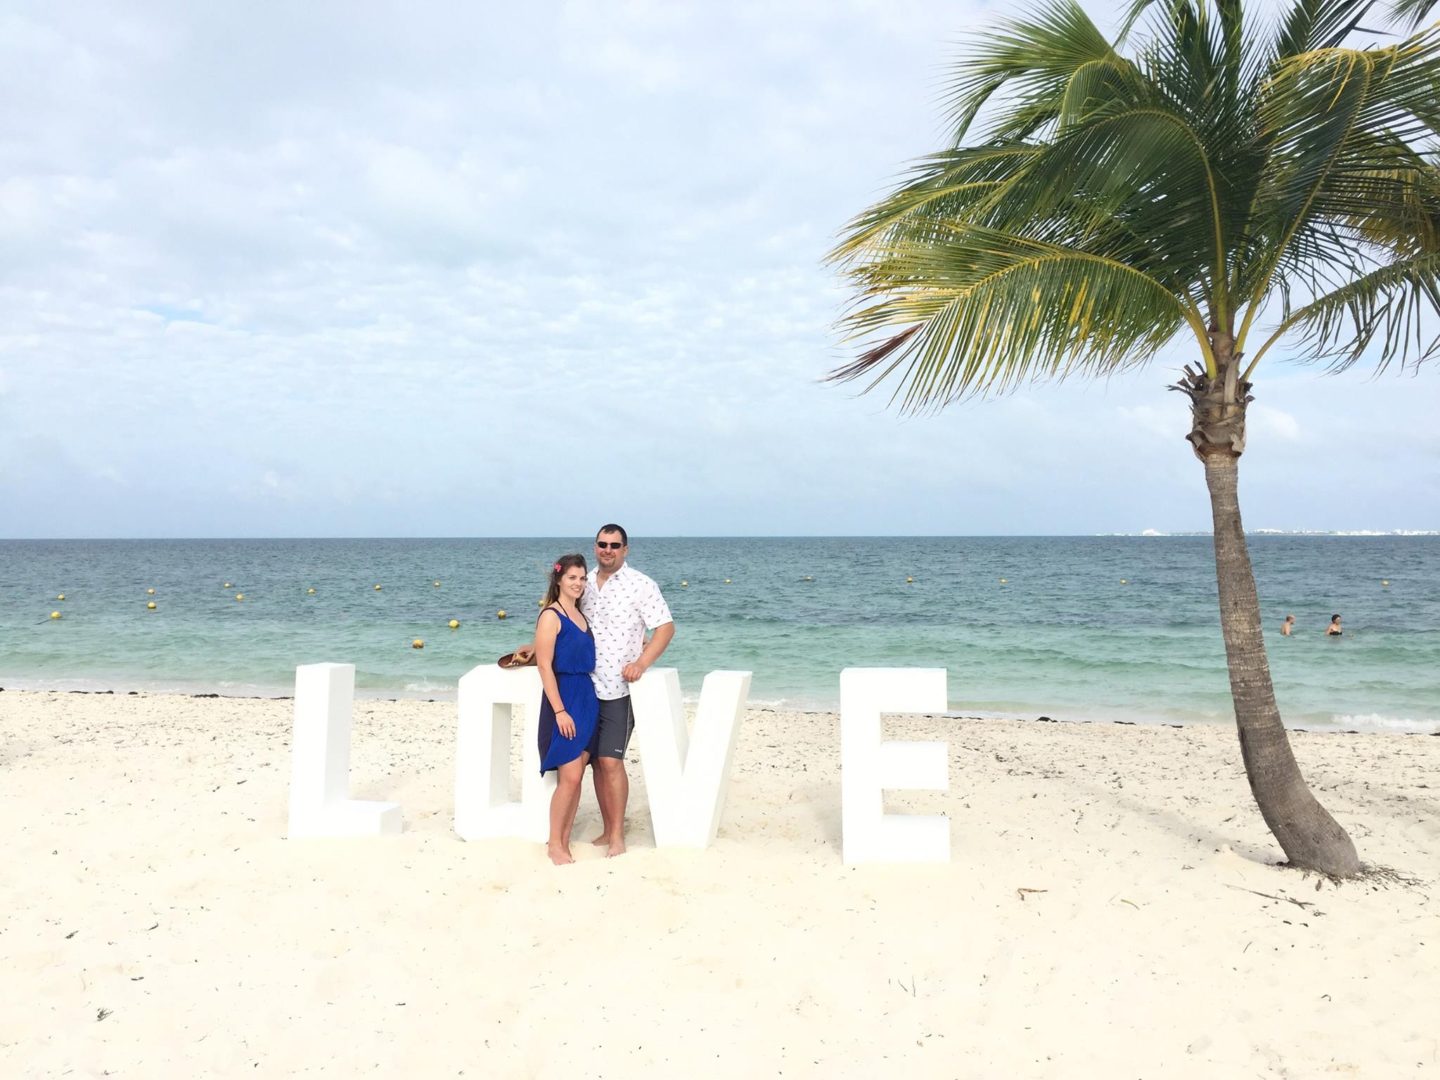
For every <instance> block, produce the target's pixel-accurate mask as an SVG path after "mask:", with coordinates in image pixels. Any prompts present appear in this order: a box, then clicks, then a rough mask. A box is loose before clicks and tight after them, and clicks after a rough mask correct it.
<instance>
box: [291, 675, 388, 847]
mask: <svg viewBox="0 0 1440 1080" xmlns="http://www.w3.org/2000/svg"><path fill="white" fill-rule="evenodd" d="M354 700H355V665H354V664H302V665H301V666H299V667H297V668H296V669H295V730H294V735H293V737H292V739H291V744H290V747H291V748H290V829H289V832H288V833H287V835H288V836H289V837H290V838H291V839H295V838H297V837H302V836H378V835H381V834H384V833H398V832H399V831H400V824H401V823H400V804H399V803H387V802H365V801H363V800H360V799H352V798H350V707H351V705H352V704H353V703H354Z"/></svg>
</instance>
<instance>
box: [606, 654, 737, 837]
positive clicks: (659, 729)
mask: <svg viewBox="0 0 1440 1080" xmlns="http://www.w3.org/2000/svg"><path fill="white" fill-rule="evenodd" d="M749 694H750V672H748V671H712V672H711V673H710V674H709V675H706V676H705V681H704V682H703V683H702V684H701V686H700V704H699V705H697V706H696V708H695V737H694V739H693V740H692V739H691V737H690V733H689V732H688V731H687V730H686V728H685V709H684V707H683V706H682V705H681V704H680V675H679V673H677V672H676V670H675V669H674V668H656V669H654V670H653V671H651V672H649V673H648V674H647V675H646V676H645V677H644V678H642V679H640V680H638V681H637V682H634V683H631V684H630V702H631V705H633V706H634V709H635V734H636V737H637V738H638V739H639V740H640V766H641V768H642V769H644V771H645V790H646V791H647V792H648V793H649V796H650V821H651V823H652V824H653V826H654V828H655V846H656V847H657V848H662V847H689V848H703V847H708V846H709V845H710V844H711V842H712V841H713V840H714V839H715V833H716V831H717V830H718V829H719V828H720V815H721V814H722V813H723V812H724V809H725V792H726V789H727V788H728V787H729V784H730V761H731V759H732V758H733V757H734V756H735V739H736V736H737V734H738V733H739V731H740V718H741V716H742V715H743V714H744V711H745V699H746V697H748V696H749Z"/></svg>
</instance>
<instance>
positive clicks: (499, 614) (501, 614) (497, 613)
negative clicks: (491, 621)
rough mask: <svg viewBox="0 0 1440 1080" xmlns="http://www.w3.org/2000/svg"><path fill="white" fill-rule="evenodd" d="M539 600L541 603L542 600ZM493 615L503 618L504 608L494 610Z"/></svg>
mask: <svg viewBox="0 0 1440 1080" xmlns="http://www.w3.org/2000/svg"><path fill="white" fill-rule="evenodd" d="M541 602H542V603H543V602H544V601H541ZM495 617H496V618H497V619H503V618H505V609H504V608H501V609H500V610H499V611H497V612H495Z"/></svg>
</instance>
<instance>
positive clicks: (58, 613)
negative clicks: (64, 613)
mask: <svg viewBox="0 0 1440 1080" xmlns="http://www.w3.org/2000/svg"><path fill="white" fill-rule="evenodd" d="M50 617H51V618H52V619H58V618H59V617H60V612H58V611H52V612H50Z"/></svg>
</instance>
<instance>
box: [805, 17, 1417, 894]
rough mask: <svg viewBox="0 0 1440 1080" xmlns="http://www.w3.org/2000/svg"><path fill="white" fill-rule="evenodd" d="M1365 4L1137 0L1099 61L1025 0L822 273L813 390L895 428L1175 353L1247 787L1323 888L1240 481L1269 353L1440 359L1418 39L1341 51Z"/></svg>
mask: <svg viewBox="0 0 1440 1080" xmlns="http://www.w3.org/2000/svg"><path fill="white" fill-rule="evenodd" d="M1408 4H1409V9H1410V11H1409V13H1410V14H1411V15H1412V16H1417V17H1418V15H1423V14H1424V13H1425V11H1426V10H1427V9H1428V3H1426V2H1425V0H1408ZM1370 7H1371V5H1370V4H1369V3H1359V2H1356V0H1297V2H1295V3H1294V5H1293V6H1292V7H1291V8H1290V9H1289V10H1288V11H1287V12H1285V13H1284V15H1283V18H1281V19H1279V20H1278V21H1277V22H1275V23H1274V24H1273V25H1268V26H1264V27H1260V28H1252V27H1249V26H1246V25H1244V22H1245V20H1244V17H1243V12H1242V10H1241V4H1240V2H1239V0H1166V2H1163V3H1160V2H1156V0H1138V2H1137V3H1136V5H1135V7H1134V9H1133V11H1132V13H1131V16H1130V20H1129V22H1128V23H1127V24H1126V26H1125V28H1124V30H1123V31H1122V33H1121V34H1120V36H1119V38H1118V40H1117V41H1116V42H1115V43H1112V42H1110V41H1109V40H1107V39H1106V37H1105V36H1104V35H1103V34H1102V33H1101V32H1100V31H1099V30H1098V29H1097V28H1096V26H1095V25H1094V23H1093V22H1092V21H1091V20H1090V19H1089V17H1088V16H1087V15H1086V14H1085V12H1084V11H1083V10H1081V8H1080V7H1079V6H1078V4H1077V3H1075V2H1074V0H1047V2H1045V3H1044V6H1042V7H1039V8H1037V9H1035V10H1034V11H1032V12H1031V13H1029V14H1027V15H1023V16H1021V17H1018V18H1016V19H1014V20H1012V21H1009V22H1007V23H1004V24H1002V25H1001V26H999V27H998V28H996V29H994V30H992V31H991V32H990V33H989V34H987V35H986V36H984V37H983V38H981V39H980V42H979V43H978V45H977V47H976V48H975V50H974V52H973V54H972V55H971V56H970V57H969V58H968V59H967V60H965V61H964V62H962V63H961V64H959V65H958V66H957V68H956V73H955V76H954V80H953V83H952V84H951V86H950V89H949V94H948V96H947V101H948V105H949V107H950V109H951V111H952V113H953V119H954V137H953V145H951V146H950V148H948V149H945V150H942V151H941V152H939V153H937V154H934V155H933V156H931V157H928V158H925V159H923V160H922V161H921V162H919V163H918V164H917V165H916V166H915V168H914V169H913V170H912V172H911V173H910V174H909V176H908V178H907V179H906V180H905V182H904V183H903V184H902V185H901V186H900V187H899V188H898V189H897V190H895V191H894V192H893V193H892V194H890V195H889V196H888V197H886V198H885V199H883V200H882V201H881V202H879V203H878V204H877V205H875V206H873V207H871V208H870V209H869V210H867V211H865V212H864V213H862V214H860V215H859V216H858V217H857V218H855V219H854V220H853V221H852V222H851V223H850V224H849V225H848V226H847V228H846V231H845V234H844V236H843V238H842V240H841V242H840V244H839V245H838V246H837V247H836V249H835V250H834V251H833V252H832V253H831V258H832V260H833V261H835V262H837V263H838V264H840V265H841V266H842V267H844V269H845V271H846V274H847V276H848V279H849V281H850V282H851V284H852V286H853V288H854V291H855V297H856V300H855V305H854V307H853V308H852V309H851V310H850V313H849V314H848V315H847V316H846V317H845V319H844V322H843V324H842V325H843V327H844V328H845V330H846V331H847V332H848V334H849V339H850V340H851V341H855V342H858V343H859V344H858V345H857V346H856V348H857V350H858V356H857V358H856V359H855V360H854V361H853V362H851V363H849V364H847V365H845V366H844V367H841V368H838V369H837V370H835V371H833V372H832V373H831V376H830V377H831V378H832V379H835V380H840V381H845V380H850V379H856V378H862V377H863V378H867V379H868V380H869V381H868V384H867V385H866V387H865V388H866V389H867V390H869V389H872V388H874V387H875V386H876V385H878V384H880V383H882V382H885V381H887V380H893V381H894V382H895V383H896V384H897V385H896V387H895V389H894V396H893V398H892V401H895V402H898V403H899V404H900V406H901V407H902V408H904V409H906V410H921V409H932V408H939V407H943V406H945V405H948V404H950V403H952V402H955V401H959V400H962V399H966V398H971V397H983V396H985V395H987V394H992V393H997V392H1003V391H1006V390H1011V389H1014V388H1016V387H1018V386H1020V385H1024V384H1026V383H1028V382H1032V381H1035V380H1041V379H1047V378H1048V379H1059V378H1064V377H1067V376H1072V375H1077V374H1080V375H1094V376H1105V375H1108V374H1111V373H1113V372H1116V371H1120V370H1123V369H1127V368H1130V367H1134V366H1136V365H1140V364H1144V363H1146V362H1148V361H1150V360H1152V359H1154V357H1155V356H1156V354H1157V353H1158V352H1159V351H1160V350H1161V348H1162V347H1163V346H1165V345H1167V344H1168V343H1170V342H1171V341H1172V340H1173V339H1176V338H1177V337H1178V338H1180V339H1182V340H1185V341H1189V340H1192V339H1193V342H1194V344H1195V346H1196V350H1197V354H1198V355H1197V357H1196V361H1195V362H1194V364H1193V366H1186V368H1185V370H1184V372H1183V374H1182V375H1180V376H1179V379H1178V382H1177V383H1176V384H1175V386H1174V387H1172V389H1176V390H1180V391H1182V392H1183V393H1185V394H1186V395H1187V396H1188V397H1189V399H1190V404H1191V412H1192V417H1193V424H1192V426H1191V430H1190V432H1189V434H1188V436H1187V438H1188V439H1189V440H1190V442H1191V444H1192V446H1193V448H1194V451H1195V454H1196V456H1197V457H1198V458H1199V459H1200V461H1201V463H1202V464H1203V466H1204V469H1205V479H1206V484H1207V486H1208V488H1209V491H1210V501H1211V510H1212V514H1213V518H1214V536H1215V567H1216V578H1217V582H1218V586H1219V599H1220V626H1221V630H1222V633H1223V635H1224V639H1225V655H1226V661H1227V665H1228V669H1229V675H1230V689H1231V694H1232V696H1233V698H1234V704H1235V720H1236V725H1237V727H1238V729H1239V735H1240V747H1241V753H1242V757H1243V759H1244V762H1245V771H1246V774H1247V776H1248V777H1249V781H1250V790H1251V792H1252V793H1253V795H1254V797H1255V800H1256V802H1257V803H1258V804H1259V807H1260V811H1261V814H1262V815H1263V816H1264V819H1265V822H1266V824H1267V825H1268V826H1269V827H1270V830H1271V831H1272V832H1273V833H1274V834H1275V837H1276V839H1277V840H1278V841H1279V843H1280V846H1281V848H1282V849H1283V850H1284V852H1285V855H1286V857H1287V858H1288V860H1289V862H1290V864H1291V865H1293V866H1298V867H1303V868H1308V869H1314V870H1318V871H1321V872H1323V873H1326V874H1330V875H1333V876H1336V877H1349V876H1353V875H1355V874H1356V873H1358V872H1359V871H1360V869H1361V864H1360V861H1359V858H1358V856H1357V854H1356V851H1355V846H1354V844H1353V843H1352V842H1351V840H1350V837H1349V836H1348V835H1347V834H1346V832H1345V830H1344V829H1342V828H1341V827H1340V825H1339V824H1337V823H1336V821H1335V820H1334V819H1333V818H1332V817H1331V816H1330V814H1329V813H1327V812H1326V810H1325V809H1324V807H1322V806H1321V805H1320V804H1319V802H1318V801H1317V800H1316V799H1315V797H1314V796H1313V795H1312V794H1311V792H1310V789H1309V788H1308V786H1307V785H1306V783H1305V781H1304V778H1303V777H1302V776H1301V774H1300V770H1299V767H1298V766H1297V765H1296V763H1295V758H1294V755H1293V753H1292V752H1291V749H1290V743H1289V740H1288V738H1287V736H1286V733H1285V727H1284V725H1283V723H1282V722H1281V719H1280V711H1279V709H1278V707H1277V706H1276V703H1275V692H1274V688H1273V686H1272V685H1271V679H1270V667H1269V662H1268V660H1267V658H1266V655H1265V644H1264V640H1263V637H1262V634H1261V628H1260V602H1259V598H1258V596H1257V594H1256V589H1255V577H1254V572H1253V571H1252V569H1251V565H1250V556H1249V552H1248V550H1247V548H1246V544H1245V534H1244V530H1243V528H1242V525H1241V521H1240V505H1239V501H1238V498H1237V482H1238V475H1239V473H1238V468H1239V463H1240V457H1241V455H1242V454H1243V453H1244V450H1245V416H1246V411H1247V407H1248V405H1249V403H1250V401H1251V400H1252V394H1251V390H1252V388H1253V385H1254V377H1255V371H1256V367H1257V366H1258V365H1259V363H1260V361H1261V360H1262V359H1264V358H1265V356H1266V355H1267V354H1268V353H1269V352H1270V350H1271V347H1272V346H1274V345H1275V344H1276V343H1277V342H1279V341H1280V340H1281V339H1282V338H1283V337H1284V336H1286V335H1287V334H1289V335H1292V336H1293V337H1294V338H1295V339H1296V341H1297V343H1298V344H1299V346H1300V351H1299V357H1294V356H1293V355H1292V358H1302V359H1308V360H1312V361H1317V360H1318V361H1324V362H1328V364H1329V365H1330V366H1331V367H1332V368H1337V369H1339V368H1345V367H1348V366H1350V365H1351V364H1354V363H1356V362H1358V361H1362V360H1363V361H1367V362H1369V363H1371V364H1374V365H1375V366H1377V367H1382V368H1383V367H1384V366H1386V365H1387V364H1390V363H1392V362H1394V363H1397V364H1398V366H1400V367H1402V368H1405V367H1410V366H1413V365H1417V364H1419V363H1420V362H1421V361H1422V360H1423V359H1425V358H1427V357H1428V356H1429V355H1431V354H1432V353H1433V352H1434V351H1435V350H1436V348H1437V347H1440V339H1437V338H1434V337H1430V336H1429V332H1430V331H1433V330H1434V328H1435V325H1436V324H1435V323H1434V322H1432V321H1429V320H1430V314H1429V313H1431V312H1435V311H1437V310H1440V170H1437V166H1436V164H1435V162H1436V157H1435V147H1436V142H1435V136H1436V133H1437V121H1440V94H1437V87H1440V33H1437V32H1436V30H1435V29H1434V28H1431V29H1429V30H1425V31H1423V32H1418V33H1412V34H1411V35H1410V36H1408V37H1406V38H1405V39H1404V40H1400V41H1398V42H1396V41H1394V39H1393V38H1391V39H1389V43H1375V44H1370V45H1351V44H1349V43H1350V42H1352V41H1354V40H1355V39H1356V38H1357V37H1359V36H1360V35H1361V34H1363V33H1369V32H1367V31H1364V30H1362V29H1361V28H1360V19H1361V18H1362V17H1364V16H1365V15H1366V14H1367V13H1368V12H1369V10H1370ZM1142 19H1144V20H1146V21H1145V29H1146V33H1145V35H1144V36H1143V38H1142V39H1140V40H1136V41H1133V42H1132V41H1131V31H1132V30H1133V29H1134V27H1135V26H1137V25H1139V23H1140V21H1141V20H1142ZM982 123H983V131H982V133H981V134H980V135H978V136H976V137H973V138H972V134H971V133H972V131H981V129H982Z"/></svg>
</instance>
